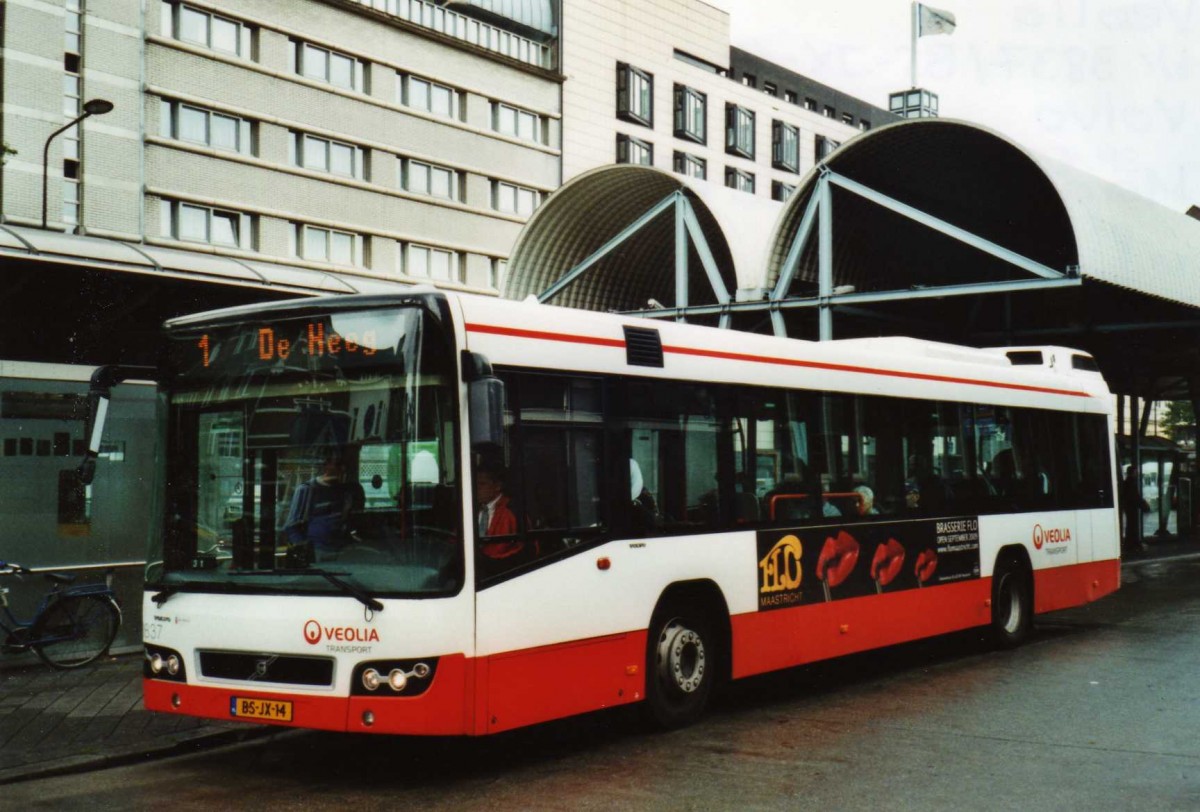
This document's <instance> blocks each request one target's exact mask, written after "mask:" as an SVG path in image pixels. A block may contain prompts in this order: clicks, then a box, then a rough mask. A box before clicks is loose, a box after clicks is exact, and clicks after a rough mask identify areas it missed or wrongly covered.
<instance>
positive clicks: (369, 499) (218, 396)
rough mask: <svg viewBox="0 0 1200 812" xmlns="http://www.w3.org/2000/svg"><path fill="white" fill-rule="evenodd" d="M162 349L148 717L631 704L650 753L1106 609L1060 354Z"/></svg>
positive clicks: (331, 342)
mask: <svg viewBox="0 0 1200 812" xmlns="http://www.w3.org/2000/svg"><path fill="white" fill-rule="evenodd" d="M167 333H168V343H169V352H168V353H167V357H166V359H165V360H164V363H163V369H162V370H161V373H162V375H161V378H162V381H163V387H164V390H165V397H166V401H167V408H168V414H169V417H168V425H167V429H166V446H165V447H166V459H167V462H166V471H167V475H166V478H165V484H166V487H165V491H164V492H163V494H162V506H163V511H162V512H163V515H164V524H163V533H162V535H161V540H160V541H159V542H158V544H159V546H158V547H157V548H156V549H155V550H154V551H153V552H152V555H151V556H150V559H151V564H150V566H149V569H148V571H147V577H146V580H147V585H146V593H145V594H146V596H145V607H144V613H145V616H144V620H145V630H144V637H145V646H146V666H145V702H146V705H147V707H149V708H150V709H153V710H156V711H164V712H170V713H181V714H190V715H195V716H201V717H210V718H216V719H235V720H245V721H253V722H263V723H268V724H278V725H293V726H298V727H307V728H322V729H328V730H339V731H359V732H374V733H403V734H466V735H483V734H488V733H494V732H497V731H502V730H508V729H511V728H515V727H519V726H522V725H529V724H534V723H538V722H543V721H546V720H550V719H557V718H561V717H566V716H570V715H573V714H579V713H585V712H588V711H592V710H596V709H599V708H607V707H612V706H617V705H623V704H627V703H635V702H642V703H645V709H646V710H647V711H648V713H649V716H650V717H651V718H652V720H654V721H656V722H657V723H659V724H660V725H664V726H675V725H680V724H685V723H687V722H690V721H692V720H693V719H695V718H696V717H697V716H698V715H699V714H700V713H701V711H702V710H703V709H704V707H705V705H706V703H707V701H708V699H709V697H710V695H711V693H712V690H713V688H714V687H715V686H717V685H719V684H720V683H721V682H722V681H724V680H727V679H737V678H741V677H747V676H750V675H753V674H760V673H763V672H767V671H772V670H775V669H782V668H787V667H790V666H796V665H799V664H802V663H809V662H812V661H815V660H821V659H825V658H831V657H838V656H842V655H846V654H850V653H852V652H860V651H864V650H868V649H874V648H878V647H881V646H888V645H893V644H897V643H901V642H904V641H909V640H914V639H918V638H923V637H928V636H931V635H938V634H943V633H948V632H952V631H955V630H960V629H966V628H970V627H985V628H987V627H990V629H991V631H992V633H994V634H995V636H996V638H997V640H998V641H999V642H1000V643H1002V644H1010V645H1011V644H1016V643H1018V642H1020V641H1021V640H1022V639H1023V638H1024V637H1025V636H1026V635H1027V634H1028V632H1029V629H1030V624H1031V622H1032V617H1033V615H1034V614H1035V613H1041V612H1048V611H1052V610H1056V609H1062V608H1065V607H1069V606H1076V605H1079V604H1083V603H1086V602H1088V601H1091V600H1095V599H1097V598H1099V597H1101V596H1103V595H1105V594H1107V593H1110V592H1112V591H1114V590H1115V589H1117V586H1118V581H1119V577H1120V566H1119V565H1120V562H1119V559H1118V536H1117V518H1116V514H1115V512H1114V494H1115V492H1116V491H1115V488H1116V485H1115V479H1114V473H1113V472H1114V460H1113V448H1112V443H1111V437H1112V436H1113V425H1112V415H1111V402H1112V399H1111V397H1110V396H1109V392H1108V389H1107V387H1106V385H1105V383H1104V381H1103V379H1102V378H1101V376H1100V375H1099V374H1098V372H1097V371H1096V369H1095V364H1094V362H1093V361H1092V359H1091V358H1090V357H1088V356H1086V355H1084V354H1082V353H1079V352H1075V351H1071V350H1067V349H1062V348H1037V347H1026V348H1020V349H1012V348H1004V349H968V348H961V347H954V346H949V345H944V344H937V343H931V342H924V341H917V340H910V339H903V338H896V339H869V340H868V339H863V340H846V341H830V342H825V343H814V342H806V341H799V340H788V339H778V338H773V337H767V336H761V335H752V334H744V333H736V332H730V331H727V330H716V329H710V328H705V327H697V326H690V325H686V324H675V323H662V322H655V321H647V320H639V319H632V318H623V317H620V316H615V315H609V314H601V313H593V312H581V311H576V310H568V309H562V308H556V307H551V306H546V305H539V304H534V303H514V302H509V301H500V300H495V299H490V298H485V297H471V296H458V295H454V294H451V293H443V292H437V291H434V290H432V289H424V290H417V289H414V291H413V292H412V293H411V294H408V295H397V296H388V297H343V298H336V299H314V300H308V301H299V302H289V303H283V304H278V305H270V306H262V305H255V306H253V307H249V308H240V309H233V310H226V311H221V312H215V313H208V314H203V315H198V316H194V317H188V318H182V319H177V320H174V321H172V322H170V323H169V324H168V325H167ZM230 455H237V456H240V465H239V464H235V465H233V466H232V468H231V467H230V465H231V464H230V460H229V457H230ZM473 483H474V484H475V487H472V485H473ZM476 488H478V489H479V490H478V491H476ZM477 494H478V497H477ZM477 499H479V500H486V503H487V504H479V503H477ZM481 513H482V514H483V515H482V516H481ZM497 513H500V514H501V518H502V519H503V521H499V522H497V520H496V514H497ZM489 534H491V535H489Z"/></svg>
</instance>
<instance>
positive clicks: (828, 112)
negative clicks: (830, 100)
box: [822, 104, 837, 118]
mask: <svg viewBox="0 0 1200 812" xmlns="http://www.w3.org/2000/svg"><path fill="white" fill-rule="evenodd" d="M822 115H824V116H825V118H836V117H837V110H834V109H833V108H832V107H830V106H829V105H828V104H827V105H825V108H824V110H823V111H822Z"/></svg>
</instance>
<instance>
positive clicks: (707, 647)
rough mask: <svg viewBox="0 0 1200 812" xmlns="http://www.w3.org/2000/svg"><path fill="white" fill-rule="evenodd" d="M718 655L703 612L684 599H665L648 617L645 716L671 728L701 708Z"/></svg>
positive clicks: (705, 702) (714, 674)
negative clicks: (682, 600)
mask: <svg viewBox="0 0 1200 812" xmlns="http://www.w3.org/2000/svg"><path fill="white" fill-rule="evenodd" d="M719 662H720V658H719V657H718V656H717V638H716V635H715V634H714V632H713V626H712V623H711V621H710V620H709V619H708V617H707V615H705V614H704V613H703V612H701V611H698V609H697V608H696V607H695V606H693V605H690V604H686V603H683V602H679V601H668V602H666V603H664V604H663V605H661V606H660V607H659V608H658V609H657V610H656V611H655V613H654V617H653V618H652V619H651V621H650V634H649V639H648V640H647V645H646V703H645V711H646V716H647V718H648V720H649V721H650V722H651V723H652V724H653V725H654V726H656V727H659V728H662V729H665V730H671V729H674V728H679V727H684V726H685V725H689V724H691V723H693V722H695V721H696V720H697V719H699V718H700V716H701V715H702V714H703V713H704V709H705V707H707V705H708V700H709V697H710V696H711V694H712V690H713V684H714V683H715V682H716V677H717V671H718V668H719V665H718V664H719Z"/></svg>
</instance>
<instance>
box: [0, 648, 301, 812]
mask: <svg viewBox="0 0 1200 812" xmlns="http://www.w3.org/2000/svg"><path fill="white" fill-rule="evenodd" d="M280 730H281V728H274V727H266V726H260V725H249V724H245V723H234V722H214V721H212V720H211V719H194V718H192V717H189V716H175V715H174V714H166V713H152V712H151V711H148V710H146V709H144V708H143V707H142V655H141V653H140V652H138V653H136V654H124V655H118V656H115V657H106V658H102V659H100V660H97V661H96V662H95V663H92V664H91V665H88V666H84V667H83V668H77V669H73V670H69V671H55V670H53V669H51V668H49V667H48V666H46V665H43V664H42V663H40V662H38V663H37V664H36V665H28V666H20V667H16V668H11V669H0V785H3V784H8V783H12V782H14V781H24V780H27V779H31V778H41V777H45V776H49V775H56V774H61V773H73V772H84V771H86V770H95V769H101V768H104V767H111V766H116V765H118V764H128V763H131V762H135V761H138V760H143V759H148V758H155V757H162V756H165V755H171V754H175V753H187V752H193V751H195V750H197V749H199V748H201V747H212V746H218V745H221V744H226V743H232V742H237V741H242V740H243V739H247V738H250V737H253V736H263V735H269V734H272V733H278V732H280ZM2 795H3V791H2V790H0V796H2ZM0 806H2V804H0Z"/></svg>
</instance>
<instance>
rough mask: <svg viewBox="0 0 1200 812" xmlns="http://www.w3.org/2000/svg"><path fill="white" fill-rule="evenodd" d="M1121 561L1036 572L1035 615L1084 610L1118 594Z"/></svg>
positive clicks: (1034, 576) (1114, 560)
mask: <svg viewBox="0 0 1200 812" xmlns="http://www.w3.org/2000/svg"><path fill="white" fill-rule="evenodd" d="M1120 585H1121V561H1120V559H1117V558H1113V559H1110V560H1108V561H1087V562H1085V563H1083V564H1076V565H1074V566H1068V567H1052V568H1049V569H1043V570H1034V571H1033V611H1034V612H1035V613H1037V614H1041V613H1042V612H1053V611H1056V610H1058V609H1066V608H1067V607H1070V606H1081V605H1082V604H1085V603H1090V602H1091V601H1094V600H1097V599H1098V598H1102V597H1104V596H1105V595H1107V594H1109V593H1110V592H1116V591H1117V588H1118V587H1119V586H1120Z"/></svg>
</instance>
